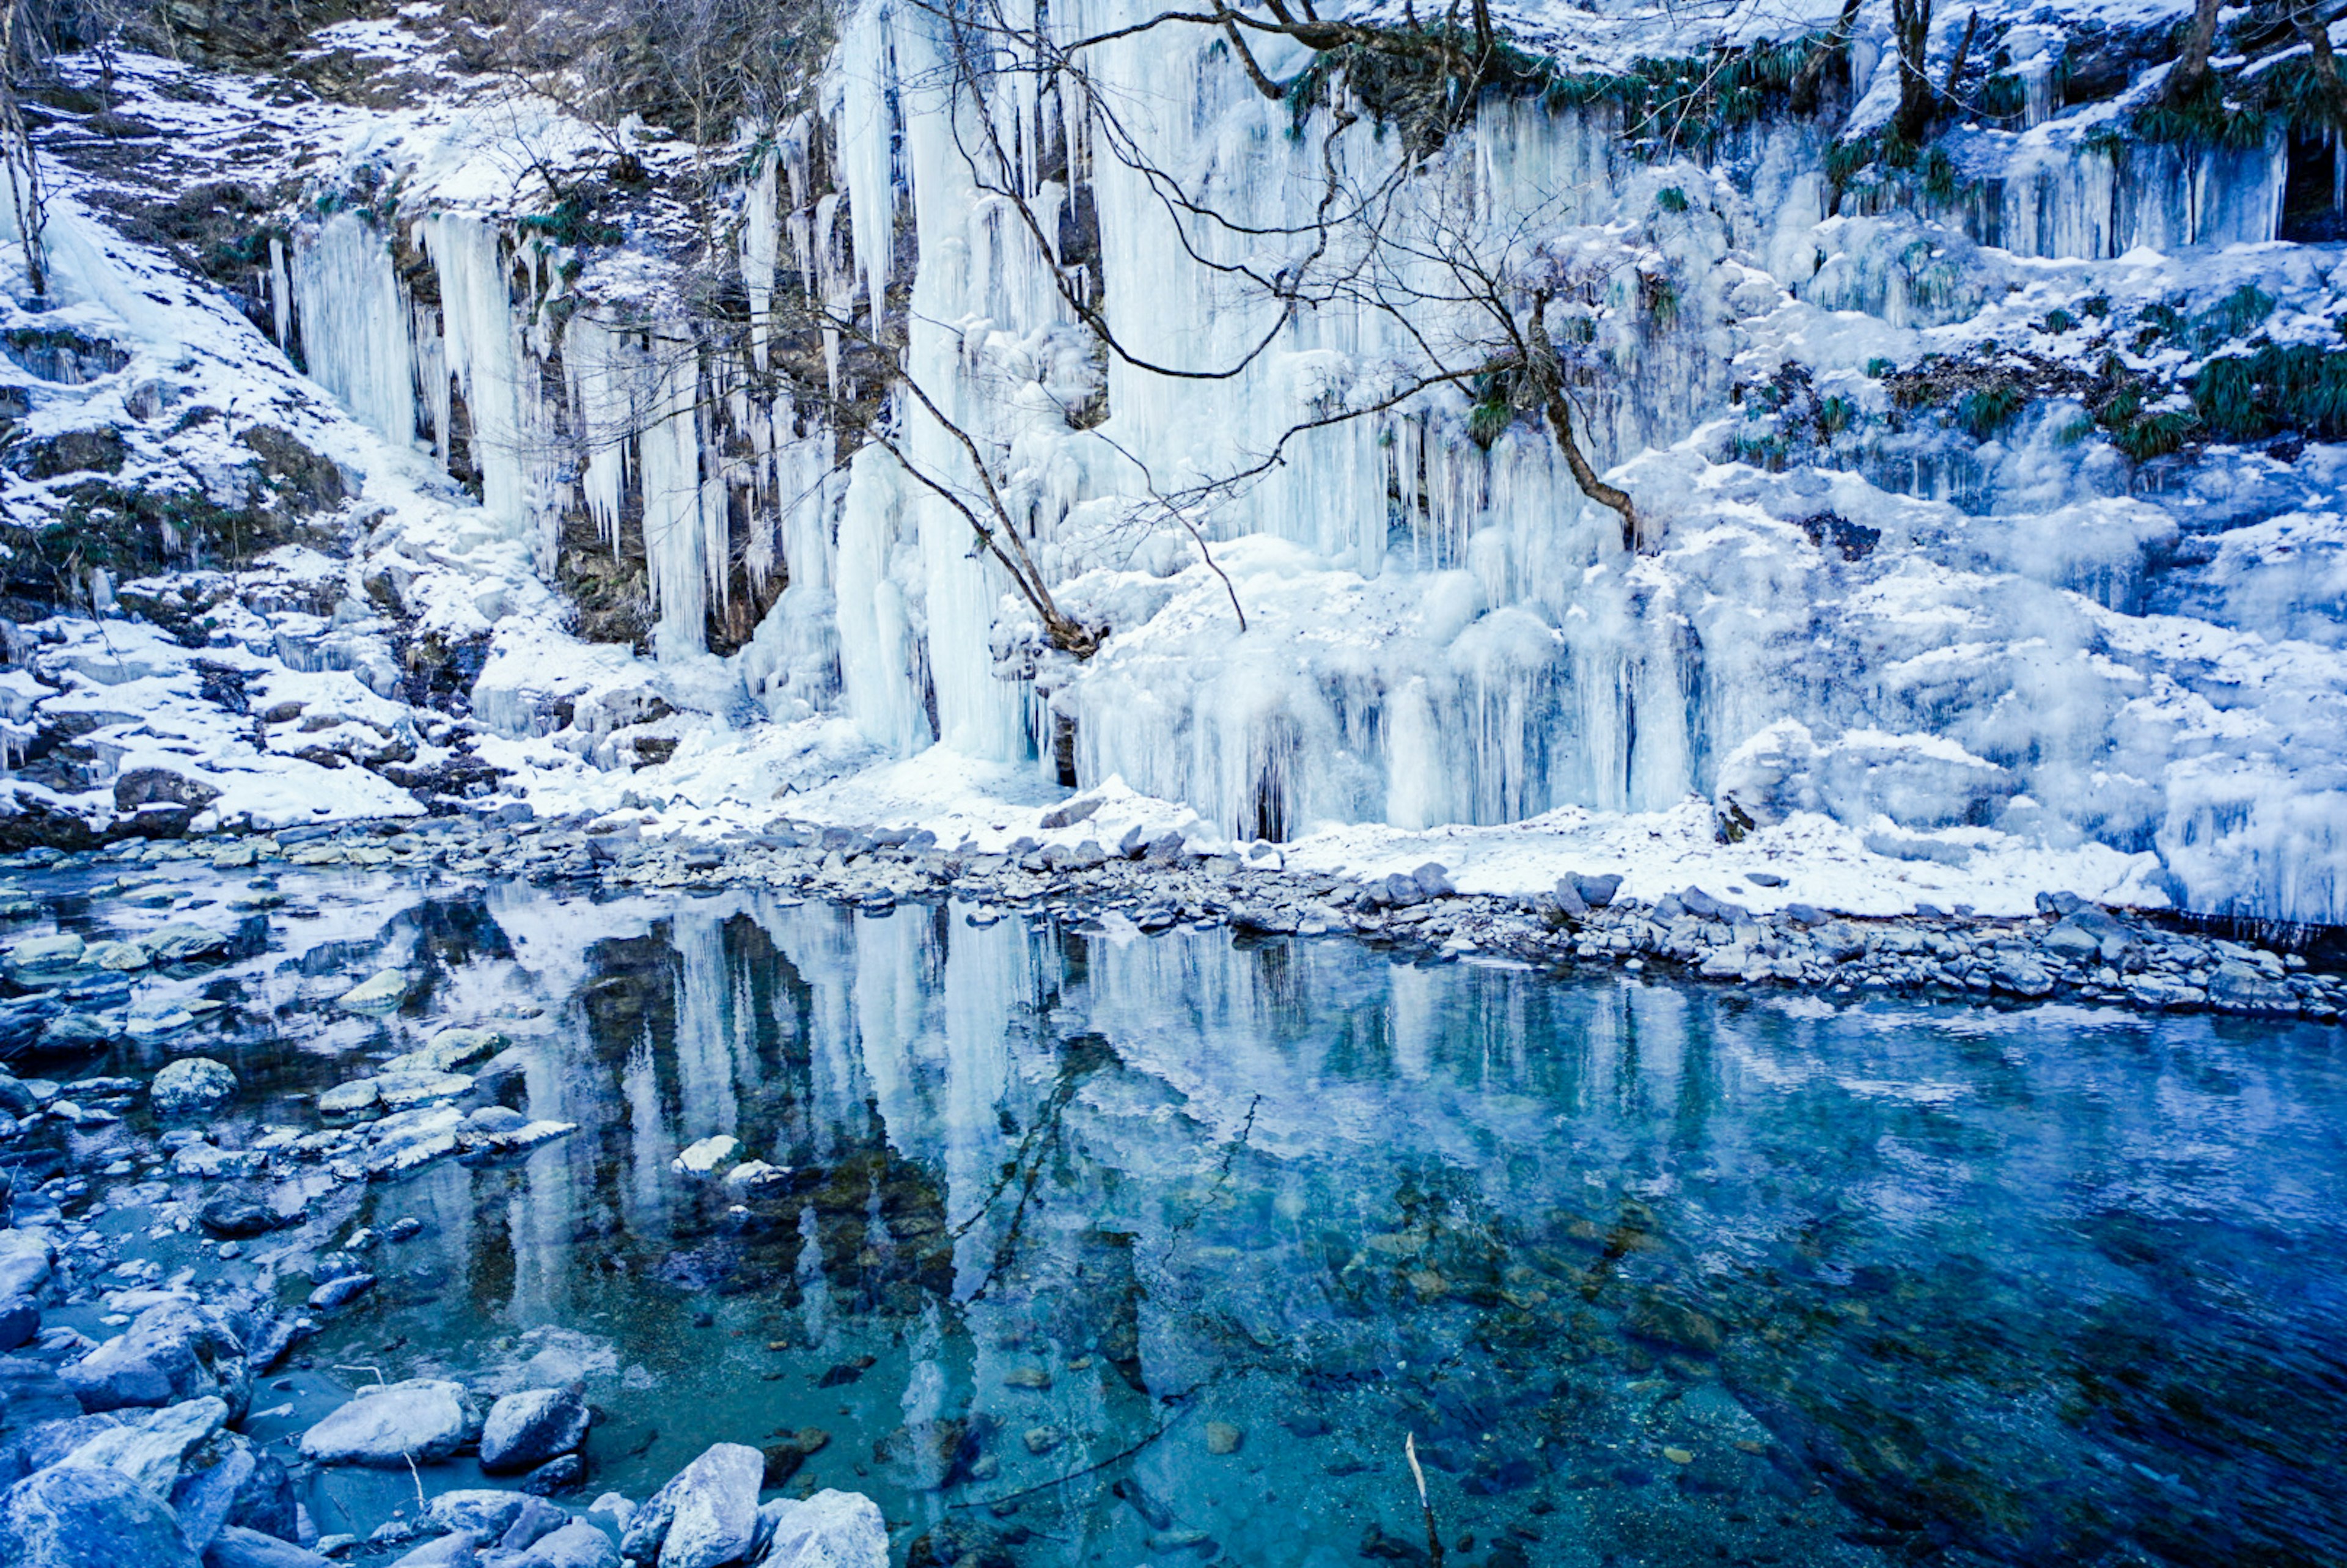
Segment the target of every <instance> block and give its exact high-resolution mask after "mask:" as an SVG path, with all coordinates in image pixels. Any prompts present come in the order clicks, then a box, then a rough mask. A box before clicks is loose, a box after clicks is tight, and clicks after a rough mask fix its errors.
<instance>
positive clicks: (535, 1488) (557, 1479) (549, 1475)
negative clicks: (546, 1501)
mask: <svg viewBox="0 0 2347 1568" xmlns="http://www.w3.org/2000/svg"><path fill="white" fill-rule="evenodd" d="M586 1479H587V1461H586V1460H582V1459H580V1458H579V1456H578V1455H577V1454H557V1455H555V1456H554V1457H553V1458H552V1459H550V1460H547V1461H546V1462H545V1463H544V1464H542V1465H539V1466H538V1468H537V1469H536V1470H534V1471H530V1472H529V1473H528V1475H525V1476H523V1477H522V1478H521V1479H520V1480H519V1481H516V1482H514V1484H515V1485H516V1486H518V1487H519V1488H521V1490H522V1491H526V1492H528V1493H529V1495H530V1496H532V1497H552V1496H553V1495H554V1494H555V1493H556V1492H558V1491H569V1490H570V1489H571V1488H572V1487H574V1486H577V1485H578V1484H579V1482H580V1481H585V1480H586Z"/></svg>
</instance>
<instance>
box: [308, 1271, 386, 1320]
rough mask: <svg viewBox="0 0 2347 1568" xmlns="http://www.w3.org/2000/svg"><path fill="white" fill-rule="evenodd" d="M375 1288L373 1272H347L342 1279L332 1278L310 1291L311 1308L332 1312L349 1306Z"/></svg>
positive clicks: (317, 1310)
mask: <svg viewBox="0 0 2347 1568" xmlns="http://www.w3.org/2000/svg"><path fill="white" fill-rule="evenodd" d="M373 1289H374V1275H372V1274H346V1275H344V1276H343V1277H342V1278H340V1279H330V1280H328V1281H326V1283H325V1284H323V1285H322V1286H318V1288H317V1289H315V1290H313V1291H312V1292H311V1293H310V1310H312V1311H313V1312H331V1311H333V1309H334V1308H335V1307H345V1306H348V1305H349V1304H350V1303H351V1302H353V1301H355V1300H357V1299H358V1298H359V1297H360V1296H364V1295H365V1294H366V1293H367V1292H368V1291H370V1290H373Z"/></svg>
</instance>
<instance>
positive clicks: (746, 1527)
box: [620, 1443, 766, 1568]
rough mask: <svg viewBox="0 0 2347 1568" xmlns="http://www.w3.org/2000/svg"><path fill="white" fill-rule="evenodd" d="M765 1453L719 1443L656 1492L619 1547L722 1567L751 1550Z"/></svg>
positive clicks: (696, 1566)
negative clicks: (721, 1565)
mask: <svg viewBox="0 0 2347 1568" xmlns="http://www.w3.org/2000/svg"><path fill="white" fill-rule="evenodd" d="M765 1470H766V1461H765V1458H764V1455H762V1454H760V1453H759V1452H758V1450H756V1449H753V1448H751V1447H749V1446H748V1445H746V1444H743V1443H718V1444H716V1445H715V1446H714V1447H712V1448H711V1449H710V1450H708V1451H707V1452H705V1453H703V1454H702V1456H701V1457H700V1458H699V1459H696V1460H693V1461H692V1463H691V1464H689V1465H687V1466H685V1467H684V1469H682V1471H678V1472H677V1473H676V1475H675V1476H674V1477H672V1478H671V1480H670V1481H669V1483H668V1484H667V1485H666V1486H663V1487H661V1489H660V1491H656V1492H654V1493H653V1494H652V1495H651V1499H650V1500H649V1501H646V1502H645V1504H644V1506H643V1507H642V1508H641V1509H640V1510H638V1511H637V1513H636V1517H635V1518H634V1519H633V1520H631V1521H630V1522H629V1525H628V1533H627V1535H626V1537H625V1538H624V1539H623V1540H621V1542H620V1551H621V1553H624V1554H625V1555H627V1556H630V1557H632V1558H634V1559H635V1560H636V1561H637V1562H639V1563H646V1562H651V1561H652V1560H654V1559H655V1557H657V1560H658V1563H659V1568H720V1564H723V1563H732V1562H734V1561H736V1560H738V1559H739V1558H741V1557H742V1556H743V1555H744V1554H745V1553H748V1552H749V1550H750V1546H751V1543H752V1542H753V1540H754V1539H755V1538H756V1534H757V1528H758V1489H759V1485H760V1483H761V1481H762V1480H763V1478H764V1474H765Z"/></svg>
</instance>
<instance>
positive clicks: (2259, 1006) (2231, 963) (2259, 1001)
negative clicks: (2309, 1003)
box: [2209, 960, 2298, 1017]
mask: <svg viewBox="0 0 2347 1568" xmlns="http://www.w3.org/2000/svg"><path fill="white" fill-rule="evenodd" d="M2209 1006H2210V1007H2213V1008H2215V1009H2217V1010H2218V1011H2219V1012H2229V1013H2249V1014H2268V1015H2275V1016H2281V1017H2287V1016H2289V1015H2290V1014H2291V1013H2294V1012H2296V1011H2297V1010H2298V999H2297V998H2296V997H2295V996H2292V995H2291V990H2290V988H2289V987H2288V986H2285V985H2283V984H2282V983H2281V982H2280V980H2278V979H2271V978H2270V977H2268V976H2267V975H2265V974H2264V973H2262V972H2261V971H2260V970H2259V969H2257V968H2254V967H2252V966H2250V965H2249V964H2244V963H2241V962H2239V961H2238V960H2228V961H2227V962H2225V963H2221V964H2219V965H2218V966H2217V970H2216V972H2215V973H2214V974H2212V975H2210V976H2209Z"/></svg>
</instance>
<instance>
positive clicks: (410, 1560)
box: [391, 1530, 481, 1568]
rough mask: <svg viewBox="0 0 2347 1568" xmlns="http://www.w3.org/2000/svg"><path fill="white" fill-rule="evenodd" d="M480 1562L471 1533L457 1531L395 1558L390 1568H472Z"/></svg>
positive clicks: (476, 1546)
mask: <svg viewBox="0 0 2347 1568" xmlns="http://www.w3.org/2000/svg"><path fill="white" fill-rule="evenodd" d="M480 1560H481V1553H480V1552H479V1550H478V1543H477V1542H475V1541H474V1539H473V1533H472V1532H471V1531H469V1530H459V1531H458V1532H456V1533H455V1534H454V1535H444V1536H442V1537H441V1538H440V1539H439V1540H437V1541H427V1542H425V1543H424V1544H423V1545H421V1546H419V1547H417V1548H416V1549H415V1551H413V1552H411V1553H408V1554H407V1555H406V1556H405V1557H399V1558H395V1559H394V1560H393V1562H392V1564H391V1568H474V1564H476V1563H479V1562H480Z"/></svg>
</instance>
